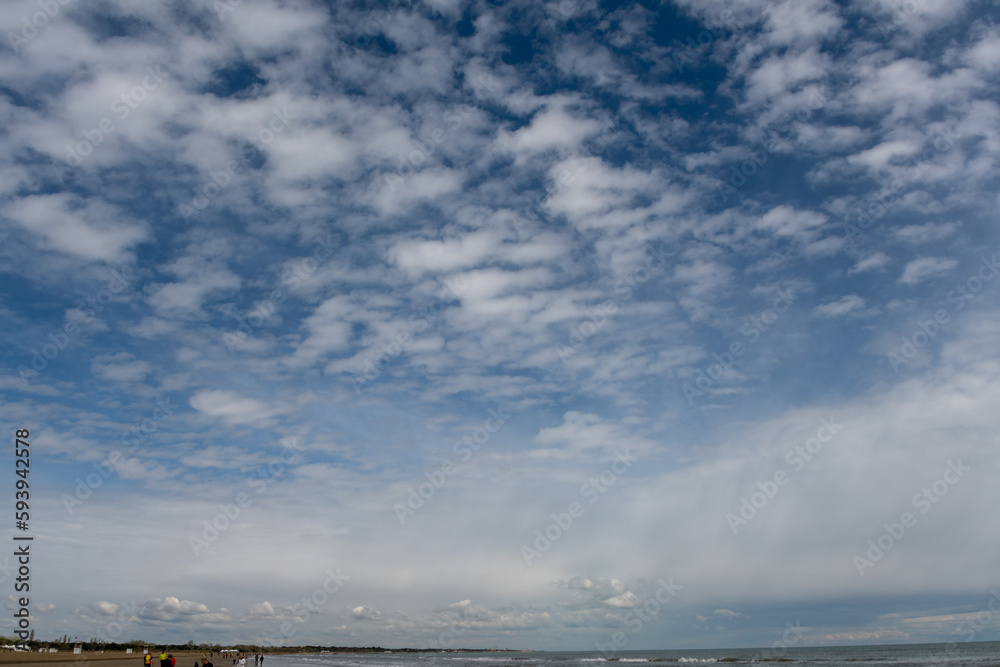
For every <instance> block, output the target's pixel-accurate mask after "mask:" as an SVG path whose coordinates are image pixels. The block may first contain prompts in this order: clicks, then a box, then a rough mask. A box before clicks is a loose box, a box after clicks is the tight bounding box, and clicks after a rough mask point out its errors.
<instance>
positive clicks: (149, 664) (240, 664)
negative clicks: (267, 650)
mask: <svg viewBox="0 0 1000 667" xmlns="http://www.w3.org/2000/svg"><path fill="white" fill-rule="evenodd" d="M209 655H210V656H213V655H215V654H214V653H210V654H209ZM252 655H253V664H254V667H264V656H263V654H261V653H254V654H252ZM142 664H143V667H153V654H152V653H146V655H145V656H144V657H143V659H142ZM233 665H235V666H236V667H247V655H246V654H244V653H241V654H239V655H238V656H236V657H234V658H233ZM160 667H177V659H176V658H174V654H173V653H167V650H166V649H165V648H164V649H162V650H161V651H160ZM194 667H215V665H213V664H212V663H211V661H209V659H208V658H205V657H202V659H201V662H200V663H199V662H198V661H197V660H196V661H195V663H194Z"/></svg>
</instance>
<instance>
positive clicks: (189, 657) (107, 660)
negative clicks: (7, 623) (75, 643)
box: [0, 651, 232, 667]
mask: <svg viewBox="0 0 1000 667" xmlns="http://www.w3.org/2000/svg"><path fill="white" fill-rule="evenodd" d="M202 655H203V654H202V653H200V652H198V651H187V652H183V653H174V657H175V658H176V659H177V667H192V666H193V665H194V663H195V661H196V660H197V661H199V662H200V660H201V656H202ZM210 660H212V661H213V664H215V665H216V666H217V667H225V666H226V665H228V664H231V662H232V659H231V658H230V659H221V658H218V656H216V657H215V658H210ZM95 663H96V664H97V665H99V667H142V653H125V652H124V651H105V652H104V653H101V652H100V651H84V652H83V653H78V654H74V653H73V652H72V651H59V652H58V653H38V652H35V653H17V652H14V651H4V652H2V653H0V665H4V667H20V666H24V667H31V666H32V665H39V664H44V665H45V666H46V667H59V666H61V665H65V666H66V667H87V665H94V664H95ZM159 664H160V662H159V655H154V656H153V665H154V666H155V665H159Z"/></svg>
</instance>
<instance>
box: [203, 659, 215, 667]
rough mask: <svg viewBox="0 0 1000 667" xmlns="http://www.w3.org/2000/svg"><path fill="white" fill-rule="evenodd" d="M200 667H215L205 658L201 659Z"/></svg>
mask: <svg viewBox="0 0 1000 667" xmlns="http://www.w3.org/2000/svg"><path fill="white" fill-rule="evenodd" d="M201 667H215V665H213V664H212V663H211V662H210V661H209V660H208V659H207V658H202V659H201Z"/></svg>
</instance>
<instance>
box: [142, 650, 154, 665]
mask: <svg viewBox="0 0 1000 667" xmlns="http://www.w3.org/2000/svg"><path fill="white" fill-rule="evenodd" d="M142 665H143V667H153V654H152V653H150V652H149V651H146V655H144V656H142Z"/></svg>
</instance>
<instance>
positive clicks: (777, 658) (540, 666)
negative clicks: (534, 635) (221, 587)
mask: <svg viewBox="0 0 1000 667" xmlns="http://www.w3.org/2000/svg"><path fill="white" fill-rule="evenodd" d="M606 662H611V663H613V662H620V663H653V664H650V665H648V667H660V666H661V665H662V667H667V666H671V667H680V666H681V665H684V666H685V667H698V666H697V665H695V664H691V663H699V664H701V663H723V664H720V665H719V666H718V667H728V665H729V664H735V665H742V664H751V663H761V664H760V667H766V665H765V664H764V663H784V664H783V665H781V666H780V667H785V665H787V667H869V666H870V667H924V666H929V665H938V666H943V665H949V666H951V667H992V666H1000V642H962V643H958V644H894V645H881V646H825V647H792V648H785V649H781V650H780V652H776V651H775V650H774V649H759V648H757V649H751V648H743V649H673V650H662V651H617V652H616V653H614V654H613V655H602V654H600V653H597V652H556V651H470V652H462V651H442V652H405V651H400V652H395V651H393V652H388V651H387V652H385V653H355V654H352V653H319V654H312V655H310V654H297V655H269V656H267V667H602V666H601V663H606ZM607 667H612V666H611V665H608V666H607ZM629 667H643V666H642V665H629ZM775 667H779V666H778V665H775Z"/></svg>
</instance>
